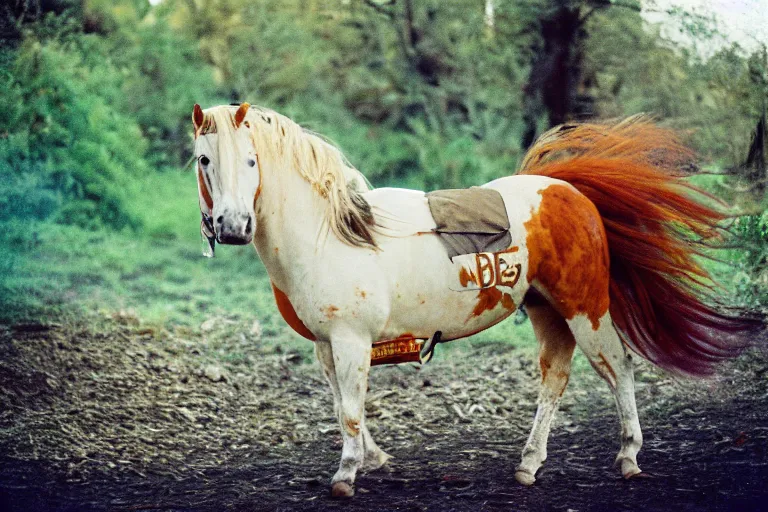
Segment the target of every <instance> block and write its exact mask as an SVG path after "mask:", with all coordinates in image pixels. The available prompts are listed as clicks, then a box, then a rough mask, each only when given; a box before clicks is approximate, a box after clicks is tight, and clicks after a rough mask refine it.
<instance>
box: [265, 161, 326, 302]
mask: <svg viewBox="0 0 768 512" xmlns="http://www.w3.org/2000/svg"><path fill="white" fill-rule="evenodd" d="M281 172H283V174H282V175H279V177H278V176H277V175H274V174H272V175H271V176H270V175H266V176H265V177H264V178H266V179H264V178H262V179H263V180H264V181H263V183H262V192H261V195H260V196H259V198H258V200H257V201H258V202H257V206H256V214H257V217H256V234H255V236H254V246H255V247H256V251H257V252H258V253H259V257H260V258H261V261H262V262H263V263H264V266H265V267H266V269H267V272H268V273H269V276H270V279H271V280H272V282H273V283H274V284H275V285H276V286H277V287H278V288H281V289H283V290H284V291H286V292H287V291H288V289H290V288H291V287H292V286H293V283H294V282H295V281H296V280H297V279H299V277H298V276H299V275H301V274H304V273H306V271H308V270H310V269H311V265H312V262H313V260H316V258H317V255H316V245H317V244H318V241H320V243H322V237H321V236H319V234H320V233H321V229H323V228H324V226H323V219H324V218H325V214H324V212H325V210H324V208H325V204H324V202H323V200H322V199H321V198H320V197H319V195H318V194H317V192H315V191H314V190H313V189H312V185H310V184H309V183H308V182H307V181H306V180H304V179H303V178H302V177H301V176H299V174H298V173H296V172H293V171H291V170H285V171H281ZM270 178H274V179H270Z"/></svg>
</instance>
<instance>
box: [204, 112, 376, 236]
mask: <svg viewBox="0 0 768 512" xmlns="http://www.w3.org/2000/svg"><path fill="white" fill-rule="evenodd" d="M237 108H238V107H237V106H220V107H214V108H211V109H208V110H207V111H206V118H208V117H209V116H210V117H211V121H210V122H209V123H207V126H209V127H210V128H209V130H207V131H205V132H203V133H214V132H218V133H219V134H220V135H225V134H226V135H227V136H225V137H220V138H219V141H220V142H219V148H220V149H219V151H220V153H221V151H222V150H226V152H231V151H233V150H234V147H232V146H233V144H232V143H229V144H222V142H221V141H222V140H223V139H227V140H229V141H235V140H236V139H235V137H234V113H235V112H236V111H237ZM243 123H244V124H245V125H246V127H248V129H249V130H250V135H251V143H252V144H253V147H254V150H255V151H256V153H257V155H258V158H259V161H260V163H269V164H270V165H271V166H272V167H273V168H275V169H281V168H291V169H295V170H296V171H297V172H298V173H299V175H301V177H302V178H304V179H305V180H306V181H307V182H309V183H310V184H311V185H312V188H313V189H314V190H315V191H316V192H317V193H318V194H319V195H320V197H322V198H323V199H325V200H326V202H327V209H326V212H325V221H326V223H327V224H328V227H329V228H330V230H331V231H333V233H334V234H335V235H336V236H337V237H338V238H339V240H341V241H342V242H344V243H346V244H349V245H352V246H355V247H367V248H374V249H375V248H377V246H376V242H375V240H374V238H373V231H374V230H375V229H376V221H375V219H374V216H373V213H372V212H371V207H370V205H369V204H368V202H367V201H366V200H365V198H364V197H363V195H362V194H363V192H366V191H368V190H370V186H369V185H368V181H367V180H366V179H365V177H364V176H363V174H362V173H361V172H360V171H358V170H357V169H355V167H354V166H352V165H351V164H350V163H349V161H348V160H347V159H346V158H345V157H344V155H343V154H342V152H341V150H339V149H338V148H337V147H336V146H334V145H333V144H332V143H331V142H329V141H327V140H325V139H324V138H322V137H321V136H320V135H318V134H316V133H313V132H311V131H309V130H305V129H304V128H302V127H301V126H299V125H298V124H297V123H295V122H293V121H292V120H291V119H289V118H287V117H285V116H283V115H281V114H278V113H277V112H275V111H273V110H269V109H266V108H262V107H251V108H250V109H249V111H248V114H247V115H246V117H245V120H244V121H243ZM222 132H224V133H222ZM224 146H229V147H228V148H225V147H224ZM222 165H223V164H222Z"/></svg>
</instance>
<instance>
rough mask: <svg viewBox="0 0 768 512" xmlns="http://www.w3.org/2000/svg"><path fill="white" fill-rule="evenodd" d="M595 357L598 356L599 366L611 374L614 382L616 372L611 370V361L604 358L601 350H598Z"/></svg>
mask: <svg viewBox="0 0 768 512" xmlns="http://www.w3.org/2000/svg"><path fill="white" fill-rule="evenodd" d="M597 357H599V358H600V366H602V367H603V368H605V369H606V370H608V373H610V374H611V377H612V378H613V382H614V383H615V382H616V372H615V371H613V367H612V366H611V363H609V362H608V360H607V359H606V358H605V356H604V355H603V353H602V352H598V354H597Z"/></svg>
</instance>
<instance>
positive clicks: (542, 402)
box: [515, 297, 576, 485]
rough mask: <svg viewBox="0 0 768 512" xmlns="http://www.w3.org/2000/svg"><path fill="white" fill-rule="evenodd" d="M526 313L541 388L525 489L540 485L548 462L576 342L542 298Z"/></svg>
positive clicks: (523, 475)
mask: <svg viewBox="0 0 768 512" xmlns="http://www.w3.org/2000/svg"><path fill="white" fill-rule="evenodd" d="M525 309H526V311H527V313H528V316H529V317H530V319H531V324H532V325H533V330H534V332H535V333H536V338H538V340H539V345H540V349H539V350H540V352H539V362H540V364H541V387H540V391H539V404H538V408H537V410H536V416H535V417H534V419H533V428H532V429H531V434H530V436H529V437H528V441H527V442H526V443H525V448H523V458H522V461H521V462H520V465H519V466H518V467H517V471H516V472H515V479H516V480H517V481H518V482H520V483H521V484H523V485H531V484H533V482H535V481H536V471H538V469H539V468H540V467H541V465H542V464H543V463H544V461H545V460H546V458H547V438H548V437H549V428H550V425H551V423H552V418H553V417H554V414H555V410H556V409H557V404H558V402H559V400H560V397H561V396H562V395H563V393H564V392H565V387H566V385H567V384H568V377H569V376H570V373H571V358H572V357H573V349H574V347H575V346H576V342H575V341H574V339H573V335H572V334H571V331H570V329H568V324H566V322H565V319H564V318H563V317H562V316H561V315H560V314H559V313H557V312H556V311H555V310H554V309H553V308H552V306H550V305H549V303H547V302H546V301H545V300H544V299H543V298H542V297H532V298H531V299H530V300H528V301H527V302H526V306H525Z"/></svg>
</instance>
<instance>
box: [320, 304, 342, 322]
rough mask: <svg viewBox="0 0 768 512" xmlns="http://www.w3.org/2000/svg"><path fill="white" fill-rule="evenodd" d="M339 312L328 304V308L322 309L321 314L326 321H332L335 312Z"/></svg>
mask: <svg viewBox="0 0 768 512" xmlns="http://www.w3.org/2000/svg"><path fill="white" fill-rule="evenodd" d="M338 310H339V308H337V307H336V306H334V305H333V304H330V305H329V306H327V307H325V308H323V310H322V311H323V314H324V315H325V318H327V319H328V320H333V319H334V318H335V317H336V312H337V311H338Z"/></svg>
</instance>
